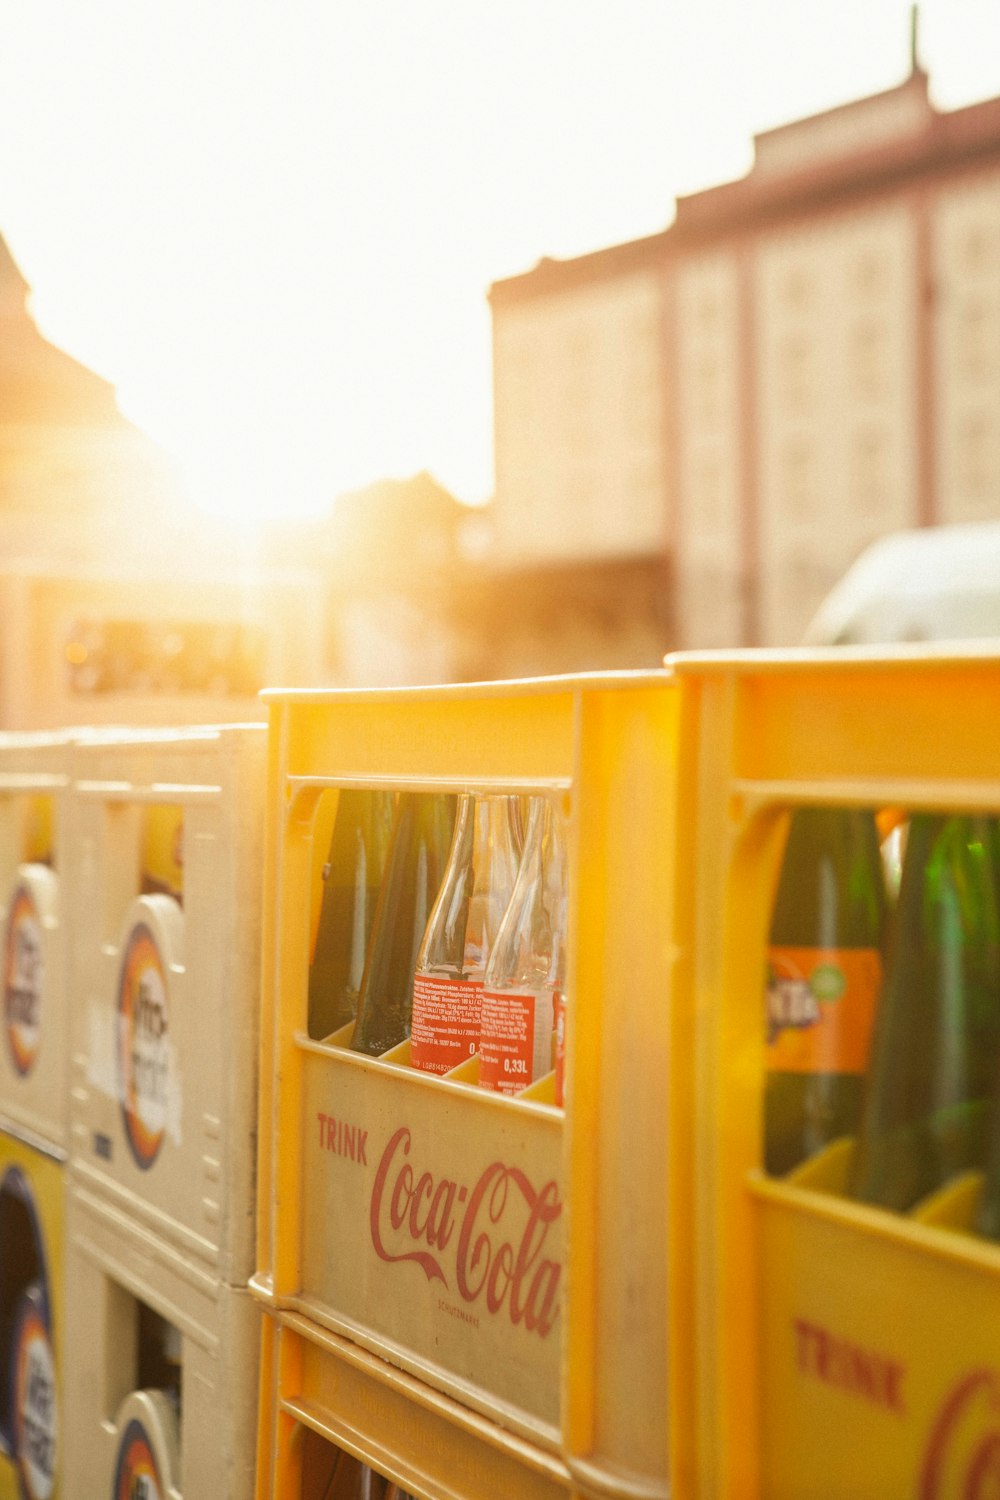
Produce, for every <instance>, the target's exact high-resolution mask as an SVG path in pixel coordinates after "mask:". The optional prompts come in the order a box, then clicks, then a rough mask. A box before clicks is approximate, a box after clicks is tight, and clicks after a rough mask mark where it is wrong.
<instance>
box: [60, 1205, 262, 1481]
mask: <svg viewBox="0 0 1000 1500" xmlns="http://www.w3.org/2000/svg"><path fill="white" fill-rule="evenodd" d="M66 1266H67V1279H66V1341H65V1346H64V1352H63V1359H64V1369H65V1381H64V1389H65V1391H66V1400H65V1403H64V1405H65V1410H64V1413H63V1419H62V1420H63V1431H64V1433H65V1476H66V1477H65V1489H64V1491H63V1493H64V1494H65V1495H67V1496H70V1495H80V1496H82V1495H114V1496H119V1495H121V1496H126V1495H127V1496H140V1495H142V1496H148V1497H160V1500H181V1497H183V1496H187V1497H188V1500H199V1497H200V1496H212V1497H213V1500H215V1497H217V1500H251V1497H252V1495H253V1493H254V1450H255V1443H256V1424H257V1390H258V1383H259V1381H258V1351H259V1344H260V1312H259V1309H258V1307H257V1304H256V1302H254V1300H253V1298H252V1297H251V1296H250V1293H249V1291H248V1290H247V1288H246V1287H245V1286H243V1287H240V1286H227V1285H225V1284H224V1283H221V1282H220V1281H219V1279H218V1277H217V1276H215V1275H213V1274H212V1272H211V1271H210V1270H209V1269H208V1268H206V1267H205V1266H204V1265H202V1264H199V1263H198V1262H196V1261H191V1260H190V1259H188V1258H187V1257H185V1256H184V1255H182V1254H181V1253H180V1252H179V1251H178V1250H177V1249H176V1248H175V1247H174V1246H172V1245H171V1244H169V1243H167V1242H165V1241H163V1240H161V1239H159V1238H158V1237H157V1236H156V1235H155V1234H154V1233H153V1232H152V1231H151V1230H150V1229H149V1228H148V1227H147V1226H146V1225H145V1224H144V1223H141V1222H136V1220H135V1218H134V1217H133V1216H132V1215H130V1214H127V1213H123V1212H122V1211H121V1210H120V1209H119V1207H118V1206H117V1204H112V1203H109V1202H108V1201H107V1200H106V1199H105V1198H104V1197H103V1196H102V1195H99V1194H97V1193H94V1192H93V1191H91V1189H90V1188H89V1187H88V1186H86V1185H84V1186H81V1185H80V1184H79V1182H78V1181H76V1180H75V1179H74V1180H71V1186H70V1191H69V1195H68V1203H67V1246H66Z"/></svg>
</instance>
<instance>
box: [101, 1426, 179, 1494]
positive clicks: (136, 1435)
mask: <svg viewBox="0 0 1000 1500" xmlns="http://www.w3.org/2000/svg"><path fill="white" fill-rule="evenodd" d="M112 1493H113V1495H114V1500H162V1497H163V1496H164V1495H165V1494H166V1491H165V1489H164V1487H163V1481H162V1480H161V1479H160V1471H159V1469H158V1468H157V1466H156V1457H155V1455H154V1453H153V1445H152V1443H151V1442H150V1440H149V1436H148V1434H147V1433H146V1432H145V1430H144V1429H143V1426H142V1424H141V1422H138V1421H136V1419H135V1418H134V1417H133V1419H132V1421H131V1422H129V1424H128V1426H127V1427H126V1428H125V1431H124V1433H123V1434H122V1440H121V1443H120V1444H119V1447H118V1463H117V1465H116V1468H115V1478H114V1488H113V1491H112Z"/></svg>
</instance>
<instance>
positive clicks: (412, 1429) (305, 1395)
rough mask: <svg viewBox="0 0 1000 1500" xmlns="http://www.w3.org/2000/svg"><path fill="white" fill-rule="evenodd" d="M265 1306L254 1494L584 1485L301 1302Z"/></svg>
mask: <svg viewBox="0 0 1000 1500" xmlns="http://www.w3.org/2000/svg"><path fill="white" fill-rule="evenodd" d="M262 1317H263V1319H264V1323H263V1338H262V1342H261V1350H262V1353H261V1416H260V1431H259V1436H258V1472H257V1500H323V1497H325V1496H326V1495H336V1494H340V1493H342V1492H343V1493H345V1494H350V1495H359V1496H360V1495H364V1496H368V1495H371V1496H372V1500H376V1497H378V1500H382V1497H383V1496H385V1497H386V1500H404V1497H411V1500H439V1497H442V1496H448V1497H449V1500H452V1497H454V1500H459V1497H460V1500H496V1497H497V1496H502V1495H516V1496H517V1497H518V1500H568V1497H569V1496H571V1495H573V1494H575V1493H577V1492H576V1491H574V1489H573V1484H572V1480H571V1478H570V1474H569V1471H568V1469H567V1468H566V1466H565V1465H564V1464H563V1463H562V1462H561V1461H560V1460H559V1458H558V1457H556V1456H554V1455H552V1454H551V1453H546V1452H544V1451H542V1450H540V1449H538V1448H536V1447H534V1446H533V1445H532V1444H529V1443H526V1442H525V1441H524V1440H523V1439H521V1438H518V1437H516V1436H515V1435H514V1434H512V1433H510V1432H507V1431H505V1430H504V1429H503V1428H500V1427H498V1426H496V1424H495V1423H493V1422H490V1421H488V1420H487V1419H486V1418H485V1417H481V1416H478V1415H477V1414H476V1413H474V1412H470V1411H469V1410H468V1408H466V1407H463V1406H461V1405H459V1404H458V1403H457V1402H455V1401H453V1400H451V1399H450V1398H449V1397H447V1396H442V1395H441V1394H439V1393H438V1392H437V1391H434V1390H431V1389H429V1388H428V1387H427V1386H426V1385H425V1384H423V1383H422V1382H421V1381H419V1380H416V1379H415V1378H414V1377H413V1376H411V1375H407V1374H406V1373H404V1372H403V1371H402V1370H399V1369H398V1368H396V1367H395V1366H393V1365H391V1364H388V1363H387V1362H386V1361H385V1360H381V1359H379V1358H378V1356H377V1355H374V1354H371V1353H369V1351H368V1350H366V1349H363V1348H360V1347H359V1346H358V1345H357V1344H354V1343H351V1342H350V1341H348V1340H347V1339H344V1338H340V1337H338V1336H337V1335H336V1334H333V1333H329V1332H327V1331H326V1330H325V1329H317V1328H315V1327H314V1326H312V1325H310V1324H309V1323H308V1321H307V1320H305V1319H303V1318H301V1317H300V1316H298V1315H297V1314H295V1313H288V1314H285V1313H278V1314H275V1315H273V1316H272V1315H271V1314H268V1313H264V1314H262ZM345 1456H346V1457H345ZM364 1470H368V1471H370V1472H369V1474H367V1475H366V1474H364ZM366 1480H367V1483H366ZM383 1481H388V1485H384V1484H383ZM337 1486H343V1489H342V1490H341V1489H340V1488H338V1487H337Z"/></svg>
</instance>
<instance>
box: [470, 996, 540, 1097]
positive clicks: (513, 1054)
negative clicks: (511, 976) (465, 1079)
mask: <svg viewBox="0 0 1000 1500" xmlns="http://www.w3.org/2000/svg"><path fill="white" fill-rule="evenodd" d="M553 999H554V997H553V992H552V991H551V990H484V992H483V1014H482V1026H481V1032H480V1039H479V1083H480V1087H481V1088H484V1089H495V1090H496V1091H497V1092H498V1093H501V1094H517V1093H519V1092H520V1091H521V1089H524V1088H527V1086H528V1084H529V1083H534V1081H535V1079H536V1078H541V1077H542V1075H543V1074H544V1073H548V1072H550V1071H551V1069H552V1031H553Z"/></svg>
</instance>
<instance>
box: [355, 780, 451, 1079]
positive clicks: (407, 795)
mask: <svg viewBox="0 0 1000 1500" xmlns="http://www.w3.org/2000/svg"><path fill="white" fill-rule="evenodd" d="M455 803H456V799H455V797H454V796H452V795H450V794H447V793H436V792H435V793H431V792H426V793H425V792H401V793H400V794H399V797H398V798H397V801H396V812H395V816H394V818H393V823H392V832H391V834H390V837H389V850H388V853H387V855H386V862H385V873H384V875H383V877H382V885H381V887H380V889H379V894H378V901H377V903H376V906H375V915H374V918H373V921H372V932H371V939H370V941H369V944H368V956H367V958H366V960H365V969H364V974H363V975H362V978H361V990H360V992H359V995H358V1013H357V1019H356V1020H355V1023H354V1035H353V1037H352V1038H351V1046H352V1048H353V1049H354V1051H355V1052H367V1053H368V1054H369V1055H370V1056H372V1057H378V1056H380V1055H381V1054H382V1053H383V1052H387V1051H388V1050H389V1048H390V1047H395V1046H396V1045H397V1044H398V1043H399V1042H402V1041H405V1040H406V1038H407V1037H408V1036H409V1034H410V1014H411V1007H412V1003H413V976H414V973H415V972H416V967H417V953H418V951H419V949H420V944H421V941H422V939H423V936H424V931H425V929H426V927H427V919H428V917H429V916H430V912H431V907H432V906H433V905H434V901H435V899H436V897H437V893H438V890H439V888H440V885H441V881H442V879H443V877H444V871H445V866H446V864H447V860H448V850H449V848H450V846H451V837H452V831H453V829H454V825H455Z"/></svg>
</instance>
